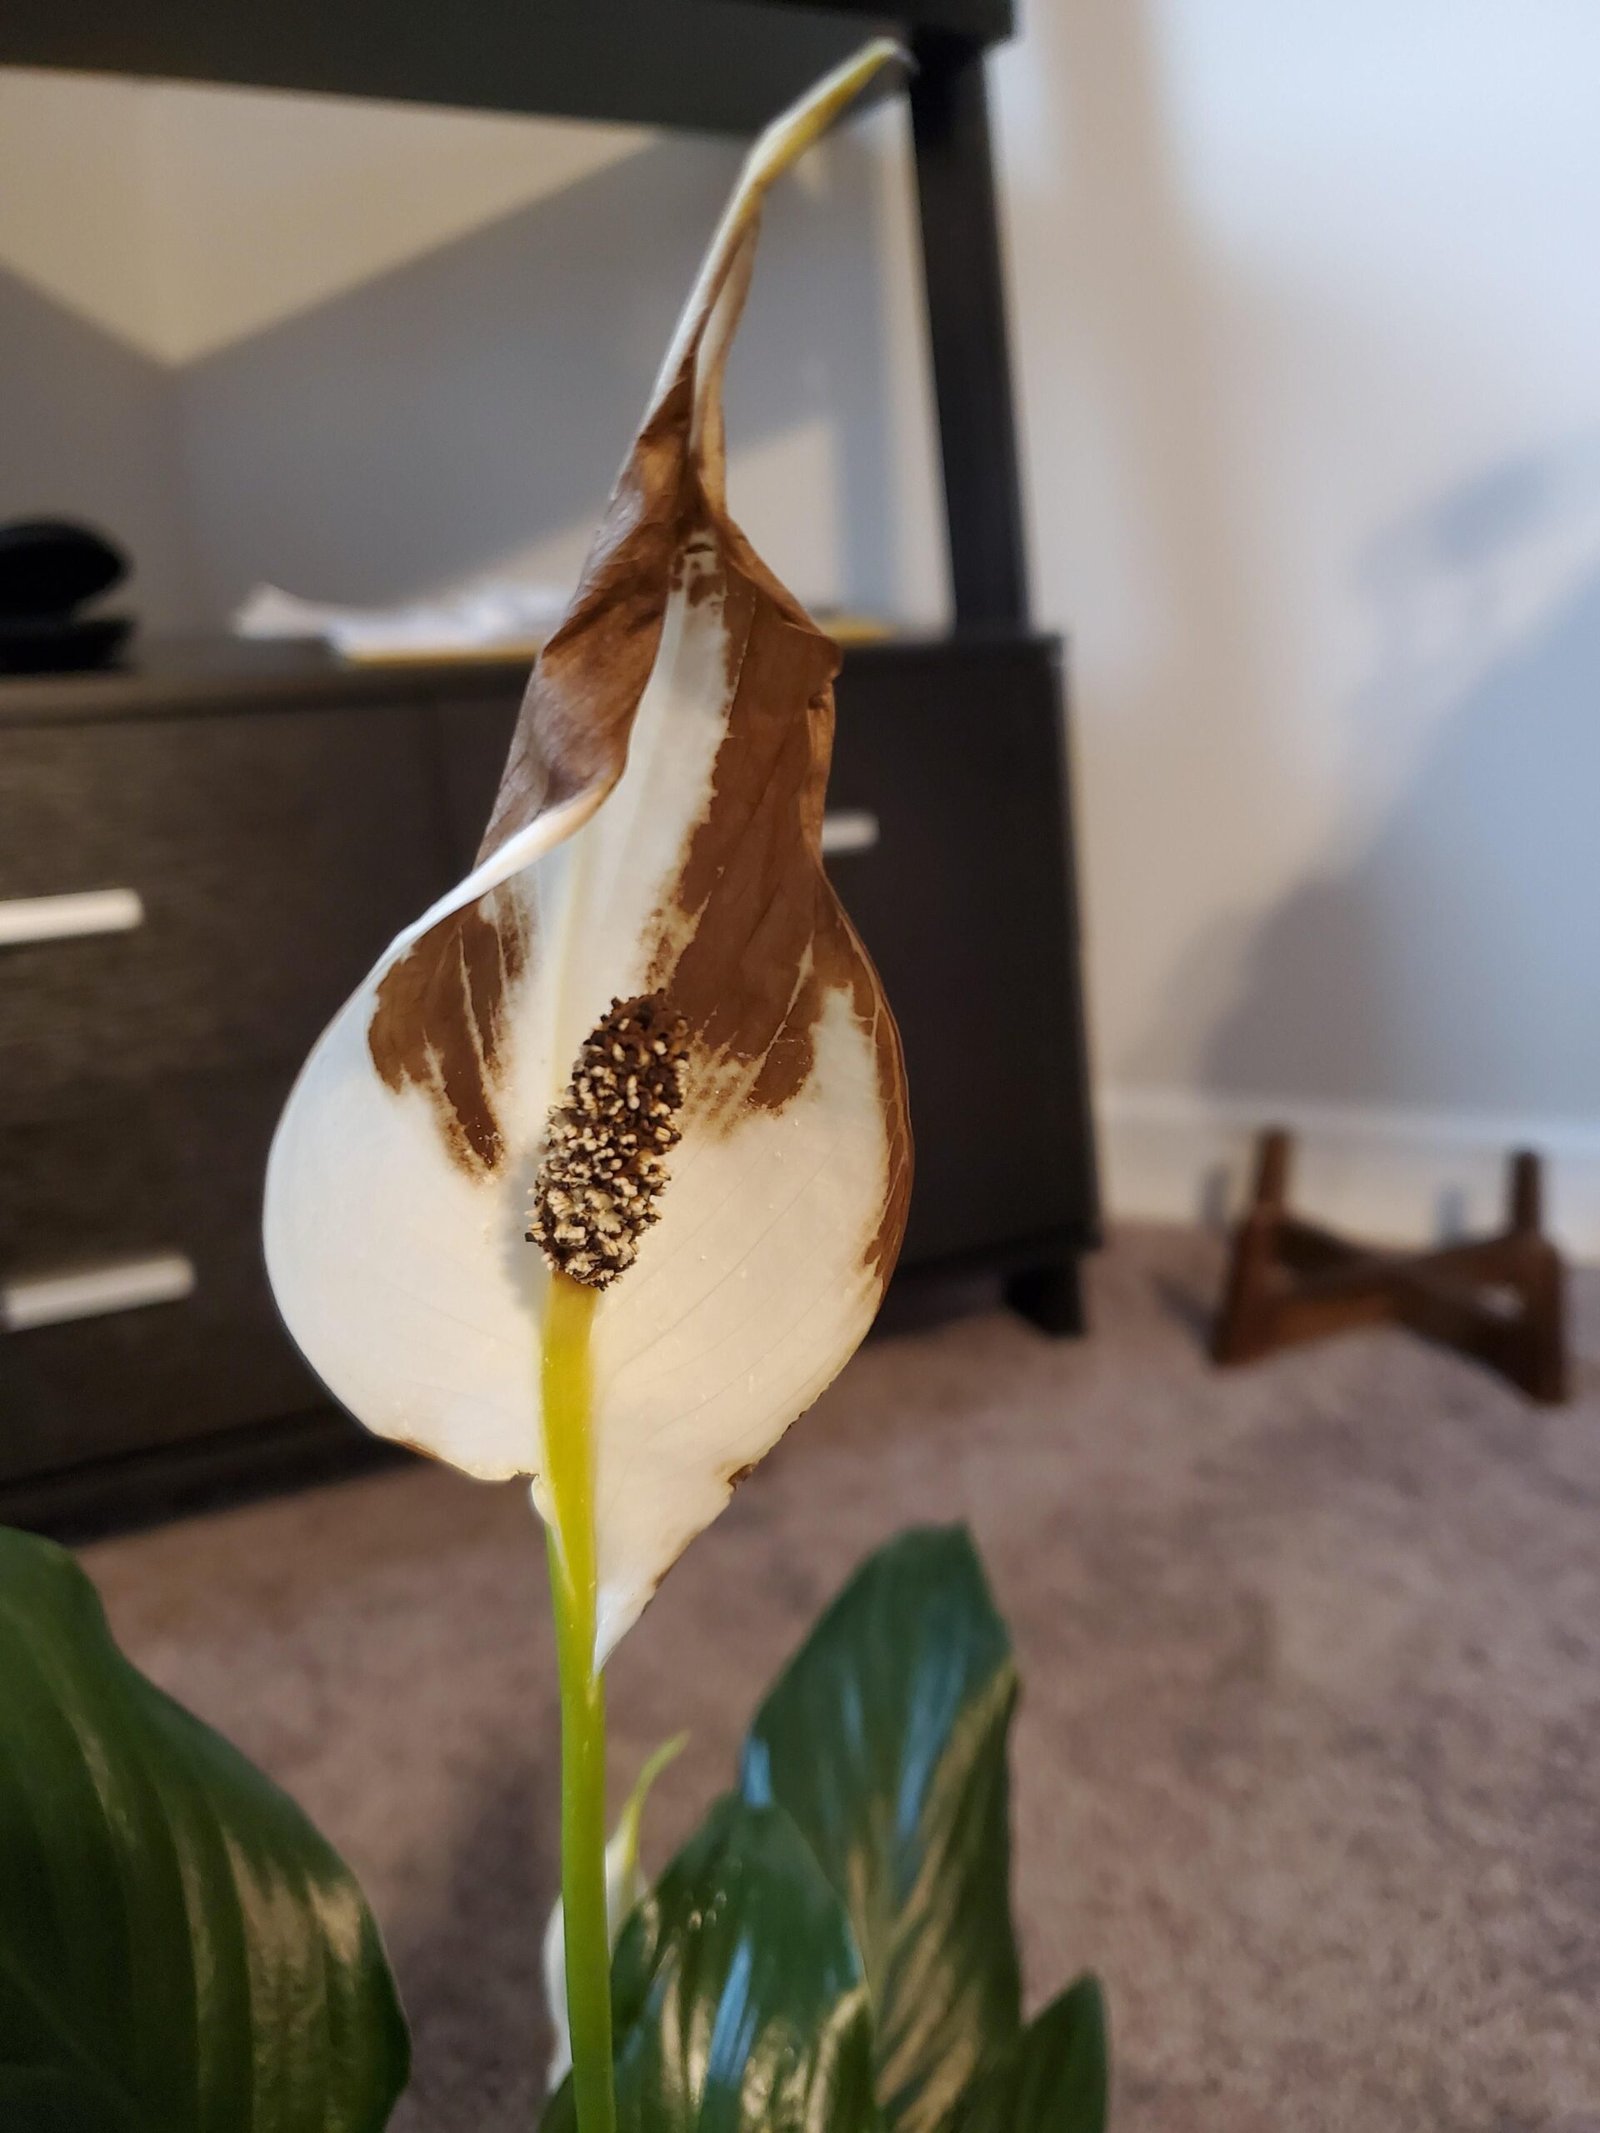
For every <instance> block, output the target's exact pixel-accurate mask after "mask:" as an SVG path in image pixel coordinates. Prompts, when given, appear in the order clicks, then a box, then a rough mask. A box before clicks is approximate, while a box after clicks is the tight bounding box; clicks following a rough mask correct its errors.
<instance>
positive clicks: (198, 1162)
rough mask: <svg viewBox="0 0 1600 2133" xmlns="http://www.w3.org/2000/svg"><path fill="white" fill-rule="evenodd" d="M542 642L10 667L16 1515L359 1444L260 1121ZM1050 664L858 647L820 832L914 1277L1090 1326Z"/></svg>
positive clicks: (248, 652)
mask: <svg viewBox="0 0 1600 2133" xmlns="http://www.w3.org/2000/svg"><path fill="white" fill-rule="evenodd" d="M522 680H523V675H522V672H521V671H520V669H518V668H517V667H514V666H511V665H502V664H483V665H478V664H473V665H466V666H459V665H458V666H427V665H415V666H405V667H382V668H374V667H368V668H356V669H351V668H346V667H339V666H336V665H334V664H332V663H331V662H330V661H329V660H328V659H327V657H326V656H325V655H324V654H322V653H321V652H320V651H318V650H317V649H315V648H313V647H298V646H295V647H275V648H270V649H268V648H264V647H245V646H233V645H226V644H222V645H217V646H213V647H210V648H209V649H207V648H190V649H188V650H187V651H185V650H183V649H181V648H177V647H174V648H171V649H170V650H168V651H167V652H164V653H163V652H161V651H160V650H159V649H158V650H155V651H152V652H151V653H149V654H148V655H146V656H145V657H144V658H143V660H142V662H141V663H139V664H137V665H136V666H135V667H134V668H133V669H131V670H130V671H128V672H125V673H121V674H112V675H104V676H99V677H79V678H74V679H70V680H67V679H58V680H42V679H41V680H28V681H23V680H12V681H3V682H0V1328H3V1330H0V1518H5V1519H9V1520H10V1521H11V1522H14V1523H15V1522H24V1523H37V1524H45V1525H52V1526H64V1527H67V1528H69V1529H70V1528H71V1527H73V1526H74V1525H77V1524H82V1523H84V1522H90V1523H92V1522H95V1521H96V1520H98V1519H102V1518H121V1517H128V1516H134V1515H140V1514H141V1513H142V1512H144V1511H145V1510H147V1509H149V1508H150V1507H152V1506H165V1505H168V1504H171V1503H173V1502H178V1501H181V1500H182V1499H183V1498H184V1496H185V1495H186V1494H192V1493H194V1492H197V1491H209V1490H211V1489H213V1488H215V1487H216V1486H218V1485H219V1484H223V1485H231V1484H234V1483H237V1482H238V1481H241V1480H248V1479H249V1478H251V1477H252V1476H253V1475H255V1474H258V1473H259V1474H260V1475H261V1476H263V1477H266V1478H270V1477H276V1476H290V1475H293V1474H305V1473H308V1472H312V1471H315V1470H317V1469H318V1468H321V1467H325V1466H327V1465H329V1464H336V1463H343V1462H344V1461H346V1460H348V1459H349V1458H350V1457H352V1456H355V1455H357V1454H358V1453H359V1451H360V1449H361V1448H362V1447H364V1446H365V1445H366V1444H367V1442H368V1440H366V1439H365V1437H364V1435H363V1434H362V1433H361V1432H358V1431H356V1430H355V1429H354V1427H353V1425H351V1424H350V1423H349V1422H348V1421H346V1420H345V1419H343V1418H342V1417H340V1416H338V1415H336V1414H333V1413H332V1412H330V1410H329V1409H328V1408H327V1406H326V1404H325V1402H324V1401H323V1398H322V1395H321V1394H320V1392H319V1389H318V1387H317V1385H316V1383H315V1381H314V1380H313V1379H312V1378H311V1377H310V1375H309V1374H308V1372H307V1371H306V1370H305V1368H304V1366H303V1365H302V1364H301V1363H300V1361H299V1359H298V1357H297V1356H296V1354H295V1352H294V1350H293V1348H292V1347H291V1345H290V1343H289V1341H288V1339H287V1338H286V1336H285V1335H284V1334H283V1332H282V1331H281V1329H280V1327H279V1325H278V1321H277V1318H276V1314H275V1312H274V1309H273V1305H272V1300H271V1297H270V1295H269V1293H268V1291H267V1287H266V1282H265V1278H264V1275H263V1272H262V1266H261V1253H260V1245H259V1238H258V1220H259V1204H260V1194H261V1181H262V1173H263V1166H264V1163H265V1158H266V1152H267V1145H268V1142H269V1140H270V1137H271V1133H272V1128H273V1124H274V1121H275V1119H276V1116H277V1113H278V1109H279V1106H280V1105H281V1103H282V1101H283V1098H284V1096H285V1094H286V1093H287V1090H288V1087H289V1084H290V1081H291V1079H292V1078H293V1075H294V1072H295V1070H296V1068H297V1066H298V1064H299V1061H300V1060H301V1058H302V1057H303V1055H304V1054H305V1052H306V1050H307V1048H308V1047H309V1045H310V1044H311V1042H312V1040H313V1039H314V1038H315V1036H316V1035H317V1032H318V1031H319V1030H320V1029H321V1027H322V1025H323V1023H324V1021H325V1020H326V1019H327V1017H328V1015H329V1014H330V1013H331V1012H332V1010H333V1009H334V1008H335V1007H336V1006H337V1005H338V1004H339V1002H340V1001H341V1000H342V999H343V998H344V996H345V995H346V993H347V992H348V991H349V990H350V988H351V987H352V986H353V985H354V984H355V982H356V981H357V980H358V979H359V978H360V976H361V975H362V973H363V972H364V971H365V970H366V968H367V967H368V965H369V964H370V962H371V961H372V959H373V957H374V956H375V955H376V953H377V952H378V951H379V950H380V949H381V948H382V947H383V946H384V944H385V943H386V942H387V941H388V940H389V939H390V937H391V936H392V935H393V934H394V932H395V931H396V930H397V929H398V928H399V927H400V926H401V925H402V924H403V923H405V922H406V921H407V920H408V919H410V918H412V917H414V916H415V915H416V914H417V913H418V912H419V911H421V910H422V909H423V908H424V907H425V906H426V905H427V904H428V903H429V902H430V901H431V900H432V899H433V897H435V896H436V895H437V894H439V893H440V892H441V891H442V890H443V889H445V888H446V887H448V886H449V884H450V883H451V882H453V881H455V880H457V879H459V878H460V875H461V874H462V873H463V872H464V871H465V870H466V869H467V867H468V866H469V864H470V862H471V857H472V853H473V851H474V849H475V846H476V843H477V839H478V835H479V832H480V830H481V827H482V824H483V821H484V819H485V816H486V813H487V809H488V804H489V799H490V796H491V795H492V792H493V790H494V786H495V783H496V781H497V779H498V776H499V771H500V765H501V761H502V759H503V756H504V753H505V747H506V742H507V738H508V736H509V732H510V728H511V723H512V720H513V718H514V716H515V711H516V705H517V701H518V698H519V696H520V692H521V686H522ZM1059 691H1060V677H1059V673H1058V668H1057V647H1056V645H1055V643H1054V642H1053V640H1051V639H1049V638H1045V637H1039V636H1031V635H1026V634H1021V633H994V634H988V635H984V634H977V633H974V634H972V635H970V636H962V635H959V634H958V635H957V636H956V637H955V638H953V639H951V638H941V639H939V640H937V641H930V642H928V643H926V644H919V643H915V642H895V643H886V644H877V645H871V646H863V647H860V648H857V649H854V650H852V651H851V652H850V653H849V655H848V657H847V660H846V665H845V671H844V674H843V675H842V677H841V680H840V684H839V723H838V741H837V750H836V757H835V770H834V778H833V784H832V788H831V792H830V813H829V825H828V843H829V851H830V856H829V865H830V868H831V869H832V871H833V875H834V879H835V882H836V884H837V885H838V887H839V890H840V893H841V894H842V896H843V897H844V899H845V902H846V903H847V905H848V906H849V908H850V910H851V912H852V914H853V916H854V917H855V919H856V921H857V924H858V925H859V927H860V929H861V931H862V933H863V935H864V937H865V938H866V941H867V943H868V945H869V947H870V948H871V950H872V953H873V955H874V956H875V958H876V959H877V961H878V963H879V965H880V967H881V969H882V972H883V975H884V979H885V982H886V984H887V986H888V989H889V993H890V997H891V999H892V1000H893V1002H894V1006H895V1010H896V1013H897V1014H898V1016H899V1018H900V1022H901V1025H902V1028H903V1031H904V1035H905V1042H906V1050H907V1056H908V1063H909V1068H910V1075H911V1088H912V1108H913V1118H914V1123H915V1128H916V1135H917V1166H918V1171H917V1185H916V1191H915V1195H914V1198H913V1203H912V1212H911V1226H910V1233H909V1236H908V1239H907V1245H906V1252H905V1259H904V1265H905V1268H906V1276H905V1280H906V1281H908V1282H911V1283H913V1284H914V1283H915V1282H916V1278H917V1276H918V1275H919V1274H921V1275H927V1274H930V1273H934V1272H938V1271H943V1270H955V1269H979V1270H982V1269H987V1270H992V1272H993V1273H994V1274H995V1275H997V1276H998V1277H1000V1278H1001V1279H1002V1280H1004V1281H1005V1282H1007V1283H1008V1284H1009V1287H1010V1293H1011V1295H1012V1298H1013V1300H1014V1301H1015V1302H1017V1303H1018V1304H1019V1306H1021V1307H1022V1308H1024V1309H1027V1310H1029V1311H1030V1312H1031V1313H1032V1314H1033V1315H1034V1316H1035V1317H1037V1318H1038V1319H1040V1320H1041V1322H1043V1323H1045V1324H1048V1325H1050V1326H1052V1327H1053V1328H1054V1329H1056V1330H1061V1331H1066V1330H1071V1329H1073V1328H1074V1327H1075V1326H1076V1325H1077V1323H1078V1301H1077V1297H1078V1289H1077V1258H1078V1255H1079V1254H1080V1253H1081V1252H1082V1251H1084V1250H1085V1249H1086V1248H1087V1247H1088V1246H1089V1245H1090V1244H1091V1243H1092V1242H1093V1240H1094V1231H1095V1199H1094V1186H1093V1172H1092V1163H1091V1152H1090V1151H1091V1139H1090V1131H1089V1120H1088V1106H1087V1101H1086V1095H1085V1086H1084V1072H1083V1046H1082V1026H1081V1013H1080V1008H1079V999H1078V979H1077V956H1076V943H1075V931H1074V924H1073V918H1072V911H1071V898H1070V889H1069V883H1070V879H1071V874H1070V869H1069V866H1068V857H1067V853H1066V850H1065V848H1064V837H1063V822H1064V819H1065V817H1064V814H1063V807H1062V799H1063V782H1062V778H1063V773H1062V759H1061V742H1060V731H1061V728H1060V712H1059V702H1060V697H1059ZM902 1293H903V1291H902Z"/></svg>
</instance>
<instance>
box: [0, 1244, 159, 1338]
mask: <svg viewBox="0 0 1600 2133" xmlns="http://www.w3.org/2000/svg"><path fill="white" fill-rule="evenodd" d="M194 1283H195V1272H194V1263H193V1261H192V1260H188V1259H185V1258H184V1256H183V1254H182V1253H181V1252H154V1253H152V1254H151V1255H150V1257H149V1258H147V1259H118V1260H108V1261H107V1262H106V1263H105V1265H103V1266H86V1267H75V1268H73V1269H72V1270H71V1271H70V1272H63V1273H60V1274H31V1275H26V1276H23V1277H21V1278H19V1279H17V1280H15V1281H8V1282H6V1283H4V1284H3V1285H0V1326H3V1327H4V1329H5V1331H6V1332H7V1333H29V1332H31V1331H32V1330H33V1328H34V1327H35V1326H61V1325H65V1324H67V1323H68V1322H69V1321H70V1320H72V1319H75V1318H109V1317H110V1316H111V1315H112V1313H113V1312H116V1311H137V1310H139V1309H140V1308H141V1307H142V1306H144V1305H145V1304H164V1303H181V1302H182V1301H183V1299H184V1297H186V1296H190V1295H192V1294H193V1293H194Z"/></svg>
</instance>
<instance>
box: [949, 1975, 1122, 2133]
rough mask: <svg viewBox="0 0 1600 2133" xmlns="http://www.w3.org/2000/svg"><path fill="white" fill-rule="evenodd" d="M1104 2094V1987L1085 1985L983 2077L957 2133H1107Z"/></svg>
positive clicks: (966, 2101)
mask: <svg viewBox="0 0 1600 2133" xmlns="http://www.w3.org/2000/svg"><path fill="white" fill-rule="evenodd" d="M1107 2088H1108V2075H1107V2059H1106V2015H1105V2005H1104V2002H1103V2000H1102V1998H1101V1994H1100V1981H1099V1979H1098V1978H1093V1977H1081V1978H1079V1979H1078V1981H1077V1982H1076V1984H1073V1985H1069V1986H1068V1987H1067V1989H1066V1991H1065V1992H1064V1993H1062V1995H1061V1997H1060V1998H1059V1999H1057V2000H1052V2001H1051V2003H1050V2005H1049V2006H1048V2007H1047V2008H1046V2009H1045V2011H1044V2013H1043V2014H1042V2015H1040V2016H1039V2017H1038V2018H1037V2020H1035V2021H1033V2022H1030V2023H1029V2025H1028V2027H1027V2028H1026V2029H1025V2030H1024V2031H1023V2033H1022V2035H1021V2036H1020V2037H1019V2038H1018V2039H1017V2041H1016V2043H1015V2044H1013V2045H1012V2047H1011V2049H1010V2051H1009V2052H1007V2053H1006V2055H1005V2057H1004V2058H1003V2059H1000V2060H998V2061H997V2062H996V2063H995V2064H994V2065H993V2066H992V2067H990V2068H989V2070H988V2072H987V2073H985V2074H982V2075H980V2076H979V2078H978V2080H977V2081H976V2083H975V2084H974V2085H973V2088H972V2090H971V2091H970V2093H969V2094H968V2095H967V2096H965V2097H964V2098H963V2099H962V2103H961V2108H960V2110H959V2111H958V2112H957V2114H956V2120H955V2127H954V2133H1104V2127H1105V2122H1106V2095H1107Z"/></svg>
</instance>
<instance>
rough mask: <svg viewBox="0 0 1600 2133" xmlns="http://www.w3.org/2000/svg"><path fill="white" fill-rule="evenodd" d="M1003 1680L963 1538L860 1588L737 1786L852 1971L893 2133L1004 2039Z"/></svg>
mask: <svg viewBox="0 0 1600 2133" xmlns="http://www.w3.org/2000/svg"><path fill="white" fill-rule="evenodd" d="M1016 1693H1017V1679H1016V1669H1015V1667H1014V1665H1013V1663H1012V1657H1011V1644H1010V1639H1009V1638H1008V1637H1007V1635H1006V1629H1005V1624H1004V1623H1003V1622H1002V1621H1001V1620H1000V1617H999V1615H998V1614H997V1613H996V1612H995V1608H994V1603H993V1601H992V1600H991V1598H990V1596H989V1590H988V1586H987V1584H986V1583H985V1581H984V1575H983V1569H982V1566H981V1565H980V1563H979V1561H978V1557H977V1552H976V1550H975V1549H974V1548H973V1545H972V1541H971V1539H970V1537H969V1536H968V1534H967V1533H966V1532H965V1531H964V1530H962V1529H960V1528H948V1529H941V1530H937V1531H921V1532H911V1533H907V1534H904V1535H902V1536H901V1537H900V1538H899V1539H898V1540H895V1541H892V1542H891V1543H890V1544H889V1545H888V1547H886V1548H883V1549H881V1550H880V1551H879V1552H878V1553H877V1554H876V1555H874V1556H872V1557H871V1558H869V1560H868V1561H867V1562H866V1563H865V1564H864V1565H863V1566H862V1568H861V1569H860V1570H859V1571H857V1573H856V1575H855V1577H854V1578H853V1579H852V1580H851V1581H850V1583H849V1584H848V1585H847V1586H846V1587H845V1589H844V1591H843V1592H842V1593H841V1594H840V1595H839V1597H838V1599H836V1600H835V1601H834V1603H833V1605H832V1606H831V1607H830V1608H829V1609H828V1611H827V1613H826V1614H825V1615H824V1616H823V1617H822V1620H821V1621H820V1622H819V1623H818V1624H817V1626H816V1628H815V1629H814V1630H813V1631H812V1633H811V1636H810V1638H809V1639H808V1640H807V1642H806V1643H805V1645H804V1646H803V1647H802V1648H801V1650H800V1651H799V1653H798V1654H797V1655H796V1657H795V1658H794V1659H793V1660H792V1661H791V1663H790V1665H789V1667H788V1669H787V1670H786V1671H785V1673H784V1674H783V1675H782V1676H781V1677H780V1678H779V1680H778V1683H777V1685H776V1686H775V1687H774V1688H773V1690H772V1691H771V1693H770V1695H769V1696H768V1697H767V1700H766V1702H765V1703H764V1704H763V1705H762V1707H761V1710H760V1711H759V1713H758V1714H757V1716H756V1720H755V1723H754V1725H753V1726H752V1728H751V1731H750V1737H749V1739H748V1741H747V1742H746V1745H745V1751H744V1762H743V1768H742V1772H741V1786H742V1789H743V1792H744V1796H745V1798H746V1799H748V1800H749V1801H751V1802H752V1804H755V1805H765V1804H767V1803H768V1802H776V1803H777V1804H778V1805H780V1806H782V1807H784V1808H786V1809H787V1810H788V1812H789V1813H790V1814H791V1815H792V1816H793V1818H794V1820H795V1821H796V1823H798V1825H799V1827H800V1830H801V1833H802V1834H803V1836H804V1837H805V1838H806V1840H807V1842H808V1843H809V1844H810V1846H811V1848H812V1850H813V1851H814V1852H815V1853H816V1856H817V1859H818V1860H819V1862H820V1863H821V1866H822V1869H823V1872H824V1873H825V1874H826V1875H827V1877H828V1879H829V1881H830V1882H831V1883H832V1884H833V1887H834V1888H835V1889H836V1890H837V1891H838V1893H839V1895H840V1897H841V1898H842V1900H843V1902H844V1903H845V1905H846V1907H847V1909H848V1911H849V1914H850V1920H851V1924H852V1926H853V1928H854V1930H855V1936H856V1941H857V1944H858V1945H859V1947H860V1949H861V1953H862V1958H863V1960H864V1962H865V1965H866V1974H867V1984H868V1989H869V1992H870V1995H871V1999H872V2008H873V2026H874V2030H875V2034H876V2040H877V2041H876V2049H877V2092H878V2096H879V2099H880V2101H881V2103H882V2106H883V2112H884V2120H885V2123H886V2125H887V2126H888V2127H889V2128H890V2129H891V2133H936V2129H938V2128H942V2127H945V2126H947V2125H948V2124H949V2122H950V2120H951V2118H952V2115H953V2114H954V2112H955V2109H956V2106H957V2104H958V2102H959V2100H960V2098H961V2096H962V2094H963V2093H964V2092H965V2090H966V2089H967V2088H968V2087H969V2086H970V2084H971V2083H972V2081H973V2080H974V2079H975V2078H976V2077H977V2076H978V2075H979V2073H980V2072H981V2071H982V2070H983V2068H984V2067H985V2066H986V2065H987V2064H988V2063H989V2061H990V2060H991V2059H992V2058H993V2057H994V2056H995V2055H996V2054H998V2053H1000V2052H1003V2051H1004V2050H1005V2049H1006V2048H1007V2047H1008V2046H1009V2045H1010V2044H1011V2042H1012V2041H1013V2039H1014V2038H1015V2037H1016V2036H1017V2034H1018V2031H1019V2029H1020V2027H1021V2009H1020V1997H1021V1995H1020V1988H1019V1983H1018V1976H1017V1956H1016V1945H1015V1941H1014V1938H1013V1934H1012V1929H1011V1906H1010V1895H1009V1887H1010V1863H1011V1844H1010V1830H1009V1820H1008V1813H1009V1808H1008V1799H1007V1769H1006V1736H1007V1732H1008V1730H1009V1727H1010V1722H1011V1713H1012V1710H1013V1707H1014V1705H1015V1702H1016Z"/></svg>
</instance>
